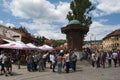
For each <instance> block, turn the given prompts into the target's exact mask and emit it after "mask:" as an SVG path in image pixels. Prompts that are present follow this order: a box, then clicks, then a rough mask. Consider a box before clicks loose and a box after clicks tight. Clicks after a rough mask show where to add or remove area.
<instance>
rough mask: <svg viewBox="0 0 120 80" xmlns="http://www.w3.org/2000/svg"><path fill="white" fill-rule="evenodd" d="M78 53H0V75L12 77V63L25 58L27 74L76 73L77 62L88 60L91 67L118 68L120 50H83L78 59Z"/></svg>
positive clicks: (57, 51) (71, 51)
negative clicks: (47, 69)
mask: <svg viewBox="0 0 120 80" xmlns="http://www.w3.org/2000/svg"><path fill="white" fill-rule="evenodd" d="M78 54H79V53H78V51H77V50H76V49H74V50H71V49H68V50H53V51H36V52H33V53H29V52H28V54H25V55H24V56H22V55H21V54H20V53H12V54H6V52H4V51H1V52H0V66H1V67H0V75H3V74H4V75H5V76H8V75H13V74H12V63H13V62H19V63H20V60H21V58H23V57H24V58H25V61H24V62H26V65H27V70H28V71H29V72H34V71H39V72H41V71H45V69H46V68H49V69H50V71H52V72H58V73H62V72H63V71H65V72H66V73H69V71H70V70H73V71H76V62H77V60H80V61H82V60H83V59H85V60H88V61H89V62H90V63H91V65H92V66H93V67H97V68H100V67H103V68H105V67H111V66H114V67H117V66H120V50H111V51H103V50H101V51H98V50H96V51H95V50H94V51H92V50H90V49H83V51H82V56H81V57H80V58H78Z"/></svg>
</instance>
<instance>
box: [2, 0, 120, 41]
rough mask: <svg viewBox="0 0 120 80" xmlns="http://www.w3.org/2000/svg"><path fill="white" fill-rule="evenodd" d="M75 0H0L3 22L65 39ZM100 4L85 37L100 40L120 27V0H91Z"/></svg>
mask: <svg viewBox="0 0 120 80" xmlns="http://www.w3.org/2000/svg"><path fill="white" fill-rule="evenodd" d="M70 1H72V0H0V24H2V25H5V26H11V27H20V26H23V27H26V29H27V30H28V32H29V33H31V34H33V35H35V36H37V35H39V36H45V37H46V38H49V39H65V38H66V35H65V34H62V33H61V27H63V26H65V25H67V23H68V21H67V20H66V14H67V12H68V11H69V10H70V9H69V4H70ZM90 1H91V2H92V3H93V5H95V6H96V10H94V11H93V12H92V13H91V14H92V18H93V19H92V21H93V23H92V25H91V26H90V31H89V32H88V34H87V35H86V38H85V40H90V39H91V40H95V39H96V40H100V39H102V38H103V37H104V36H105V35H107V34H108V33H110V32H111V31H114V30H116V29H120V2H119V0H90Z"/></svg>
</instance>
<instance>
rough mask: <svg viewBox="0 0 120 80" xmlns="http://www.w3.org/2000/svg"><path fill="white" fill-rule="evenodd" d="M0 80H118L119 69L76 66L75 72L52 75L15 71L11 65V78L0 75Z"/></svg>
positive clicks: (25, 70) (48, 71) (24, 69)
mask: <svg viewBox="0 0 120 80" xmlns="http://www.w3.org/2000/svg"><path fill="white" fill-rule="evenodd" d="M0 80H120V67H117V68H114V67H112V68H105V69H103V68H93V67H91V66H90V65H89V66H85V65H77V71H76V72H73V71H72V70H70V73H65V72H63V73H61V74H58V73H57V72H55V73H53V72H51V71H50V69H48V68H47V69H46V70H45V71H44V72H38V71H36V72H28V71H27V69H26V66H21V69H17V66H16V65H13V76H8V77H5V76H4V75H0Z"/></svg>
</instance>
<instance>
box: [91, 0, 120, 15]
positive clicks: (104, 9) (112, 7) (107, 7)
mask: <svg viewBox="0 0 120 80" xmlns="http://www.w3.org/2000/svg"><path fill="white" fill-rule="evenodd" d="M91 1H92V2H93V3H94V4H96V10H95V11H94V12H93V15H94V16H96V17H98V16H103V15H109V14H113V13H120V2H119V0H91Z"/></svg>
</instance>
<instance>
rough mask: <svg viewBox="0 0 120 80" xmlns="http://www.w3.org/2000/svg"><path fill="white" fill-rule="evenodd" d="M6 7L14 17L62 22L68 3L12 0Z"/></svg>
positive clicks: (42, 0)
mask: <svg viewBox="0 0 120 80" xmlns="http://www.w3.org/2000/svg"><path fill="white" fill-rule="evenodd" d="M5 3H7V2H5ZM8 8H9V10H10V11H11V12H12V14H13V15H14V16H16V17H20V18H25V19H29V18H30V19H31V18H32V19H33V20H40V21H41V22H53V21H54V22H64V21H65V16H66V13H67V12H68V10H69V3H66V2H59V3H58V5H57V6H55V5H54V4H52V3H50V2H49V1H47V0H12V1H11V2H10V3H9V4H8Z"/></svg>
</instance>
